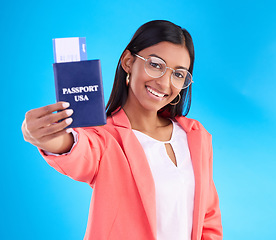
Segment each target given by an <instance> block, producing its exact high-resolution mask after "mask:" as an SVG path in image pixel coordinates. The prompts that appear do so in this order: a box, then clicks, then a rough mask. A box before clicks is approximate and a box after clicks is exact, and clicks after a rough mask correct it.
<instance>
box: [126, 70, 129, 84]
mask: <svg viewBox="0 0 276 240" xmlns="http://www.w3.org/2000/svg"><path fill="white" fill-rule="evenodd" d="M128 84H129V73H127V76H126V85H127V86H128Z"/></svg>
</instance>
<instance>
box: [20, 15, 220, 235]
mask: <svg viewBox="0 0 276 240" xmlns="http://www.w3.org/2000/svg"><path fill="white" fill-rule="evenodd" d="M193 63H194V47H193V42H192V38H191V36H190V34H189V33H188V32H187V31H186V30H185V29H182V28H181V27H179V26H177V25H175V24H173V23H171V22H169V21H162V20H158V21H151V22H148V23H146V24H144V25H142V26H141V27H140V28H139V29H138V30H137V32H136V33H135V34H134V36H133V38H132V39H131V41H130V43H129V44H128V46H127V47H126V49H125V50H124V51H123V53H122V55H121V57H120V59H119V63H118V66H117V70H116V75H115V80H114V85H113V89H112V93H111V96H110V99H109V101H108V104H107V116H108V119H107V124H106V125H105V126H98V127H87V128H76V129H65V128H66V127H67V126H68V125H70V123H71V122H72V118H70V116H71V115H72V111H70V110H69V109H67V108H68V107H69V104H67V103H64V102H63V103H62V102H59V103H56V104H52V105H49V106H45V107H41V108H38V109H33V110H30V111H29V112H27V113H26V118H25V120H24V122H23V125H22V132H23V135H24V138H25V140H26V141H28V142H30V143H32V144H33V145H35V146H37V147H39V148H40V152H41V154H42V156H43V157H44V158H45V160H46V161H47V162H48V163H49V165H51V166H52V167H54V168H55V169H56V170H57V171H59V172H61V173H63V174H65V175H68V176H70V177H71V178H73V179H75V180H78V181H83V182H86V183H88V184H89V185H90V186H91V187H92V188H93V189H94V190H93V195H92V200H91V208H90V212H89V219H88V223H87V230H86V234H85V237H84V239H86V240H89V239H97V240H99V239H102V240H105V239H110V240H117V239H118V240H119V239H120V240H122V239H132V240H135V239H137V240H141V239H147V240H155V239H158V240H171V239H175V240H178V239H179V240H180V239H182V240H183V239H185V240H198V239H206V240H207V239H214V240H219V239H222V226H221V216H220V209H219V202H218V196H217V193H216V189H215V186H214V182H213V177H212V171H213V170H212V143H211V135H210V134H209V133H208V132H207V131H206V130H205V129H204V128H203V126H202V125H201V124H200V123H199V122H198V121H196V120H193V119H188V118H186V117H185V116H186V115H187V114H188V112H189V108H190V103H191V86H192V82H193V81H192V72H193ZM55 111H59V112H58V113H53V112H55ZM89 114H91V115H93V113H89ZM62 119H63V120H62ZM60 120H62V121H60ZM57 122H58V123H57Z"/></svg>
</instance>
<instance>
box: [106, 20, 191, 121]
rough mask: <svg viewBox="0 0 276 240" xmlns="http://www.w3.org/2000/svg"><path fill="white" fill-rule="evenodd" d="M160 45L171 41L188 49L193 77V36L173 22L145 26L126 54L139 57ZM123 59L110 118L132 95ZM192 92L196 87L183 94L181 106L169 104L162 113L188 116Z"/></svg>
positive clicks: (136, 33) (113, 91)
mask: <svg viewBox="0 0 276 240" xmlns="http://www.w3.org/2000/svg"><path fill="white" fill-rule="evenodd" d="M160 42H171V43H174V44H178V45H184V46H186V47H187V49H188V52H189V55H190V67H189V72H190V73H191V74H192V73H193V66H194V45H193V41H192V37H191V35H190V34H189V33H188V31H187V30H186V29H183V28H181V27H180V26H177V25H175V24H173V23H172V22H169V21H165V20H155V21H150V22H147V23H145V24H144V25H142V26H141V27H140V28H139V29H138V30H137V31H136V32H135V34H134V35H133V37H132V39H131V41H130V43H129V44H128V45H127V47H126V48H125V50H124V52H125V51H126V50H129V51H130V52H131V53H132V54H135V53H138V52H140V51H141V50H143V49H145V48H148V47H151V46H153V45H155V44H157V43H160ZM121 58H122V55H121V57H120V60H119V62H118V65H117V69H116V74H115V79H114V84H113V88H112V92H111V95H110V98H109V100H108V103H107V105H106V109H107V116H110V115H111V113H112V112H114V111H115V110H116V109H118V108H122V107H123V106H124V104H125V103H126V100H127V96H128V87H127V85H126V76H127V73H126V72H125V71H124V69H123V68H122V66H121ZM191 91H192V84H191V85H190V86H189V87H188V88H185V89H182V90H181V91H180V95H181V100H180V101H179V103H178V104H176V105H170V104H168V105H166V106H165V107H164V108H163V109H161V110H160V111H159V112H161V113H165V114H166V115H167V116H168V117H171V118H173V117H175V116H182V115H184V116H186V115H187V114H188V112H189V110H190V106H191V93H192V92H191ZM177 98H178V97H177ZM176 100H177V99H176Z"/></svg>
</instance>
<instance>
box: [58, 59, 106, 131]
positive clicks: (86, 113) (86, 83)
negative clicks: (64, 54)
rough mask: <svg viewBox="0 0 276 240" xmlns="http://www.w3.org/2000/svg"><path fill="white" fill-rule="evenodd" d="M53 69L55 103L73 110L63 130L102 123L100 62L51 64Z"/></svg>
mask: <svg viewBox="0 0 276 240" xmlns="http://www.w3.org/2000/svg"><path fill="white" fill-rule="evenodd" d="M53 70H54V79H55V90H56V100H57V101H66V102H69V103H70V107H69V108H70V109H73V110H74V113H73V115H72V116H71V117H72V118H73V122H72V123H71V125H69V126H68V127H67V128H71V127H72V128H76V127H90V126H99V125H104V124H106V112H105V104H104V95H103V84H102V74H101V63H100V60H86V61H74V62H59V63H54V64H53Z"/></svg>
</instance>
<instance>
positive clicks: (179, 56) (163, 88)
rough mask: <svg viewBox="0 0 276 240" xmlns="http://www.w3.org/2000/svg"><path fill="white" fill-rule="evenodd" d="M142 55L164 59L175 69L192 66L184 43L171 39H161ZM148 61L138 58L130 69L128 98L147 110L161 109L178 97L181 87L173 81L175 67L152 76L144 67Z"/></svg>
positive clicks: (141, 53)
mask: <svg viewBox="0 0 276 240" xmlns="http://www.w3.org/2000/svg"><path fill="white" fill-rule="evenodd" d="M138 55H140V56H142V57H143V58H146V59H147V58H148V57H150V56H152V55H154V56H157V57H159V58H161V59H162V60H164V61H165V63H166V65H167V67H170V68H173V69H179V68H184V69H189V66H190V57H189V52H188V50H187V48H186V47H185V46H182V45H176V44H173V43H170V42H161V43H158V44H156V45H154V46H151V47H148V48H146V49H144V50H142V51H140V52H139V53H138ZM144 66H145V61H144V60H142V59H140V58H138V57H135V61H134V62H133V63H132V65H131V68H130V70H129V73H130V82H129V92H128V101H129V102H130V103H132V105H133V107H135V106H136V107H142V109H145V110H148V111H156V112H157V111H158V110H160V109H161V108H163V107H164V106H166V105H167V104H169V103H170V102H171V101H173V99H175V98H176V97H177V95H178V94H179V92H180V90H181V89H177V88H176V87H174V85H173V84H172V83H171V74H172V70H171V69H167V70H166V72H165V74H164V75H163V76H161V77H159V78H153V77H150V76H149V75H148V74H147V73H146V72H145V69H144Z"/></svg>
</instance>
